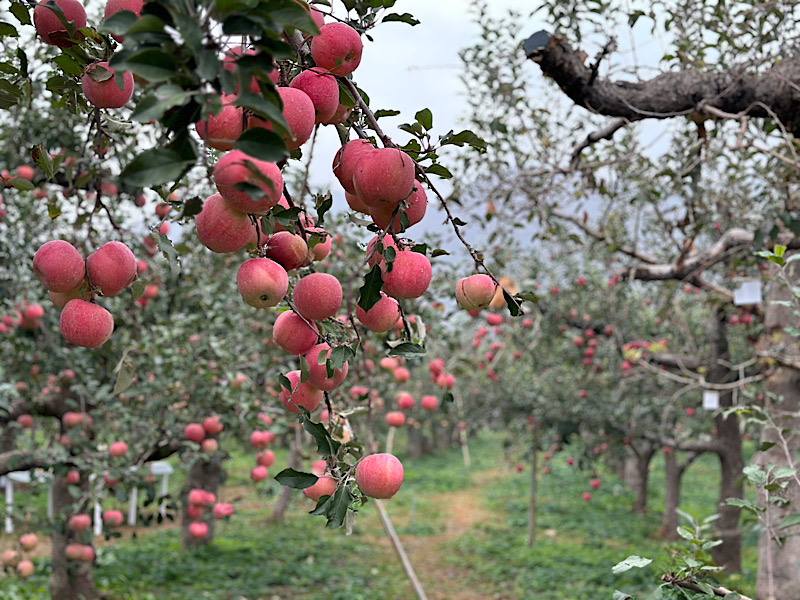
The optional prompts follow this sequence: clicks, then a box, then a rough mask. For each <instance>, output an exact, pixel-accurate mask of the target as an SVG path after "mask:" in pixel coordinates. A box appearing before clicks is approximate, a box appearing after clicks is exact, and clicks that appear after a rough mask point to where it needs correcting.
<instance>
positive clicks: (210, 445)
mask: <svg viewBox="0 0 800 600" xmlns="http://www.w3.org/2000/svg"><path fill="white" fill-rule="evenodd" d="M200 450H201V451H202V452H205V453H206V454H211V453H213V452H216V451H217V450H219V442H218V441H217V440H215V439H214V438H206V439H204V440H203V441H202V442H200Z"/></svg>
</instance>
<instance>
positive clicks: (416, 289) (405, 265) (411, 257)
mask: <svg viewBox="0 0 800 600" xmlns="http://www.w3.org/2000/svg"><path fill="white" fill-rule="evenodd" d="M381 270H382V271H383V291H384V292H386V294H387V295H388V296H391V297H392V298H419V297H420V296H422V295H423V294H424V293H425V292H426V291H427V290H428V287H429V286H430V283H431V279H432V277H433V272H432V270H431V263H430V261H429V260H428V257H427V256H425V255H424V254H420V253H419V252H413V251H412V250H410V249H407V250H401V251H400V252H398V253H397V255H396V256H395V259H394V261H393V262H392V270H391V271H388V272H387V267H386V263H385V261H384V262H382V263H381Z"/></svg>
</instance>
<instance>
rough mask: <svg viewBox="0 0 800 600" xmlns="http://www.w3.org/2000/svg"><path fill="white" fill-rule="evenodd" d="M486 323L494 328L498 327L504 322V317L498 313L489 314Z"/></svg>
mask: <svg viewBox="0 0 800 600" xmlns="http://www.w3.org/2000/svg"><path fill="white" fill-rule="evenodd" d="M486 322H487V323H488V324H489V325H491V326H493V327H497V326H498V325H500V324H501V323H502V322H503V315H498V314H497V313H489V314H488V315H486Z"/></svg>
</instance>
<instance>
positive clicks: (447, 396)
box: [442, 390, 455, 404]
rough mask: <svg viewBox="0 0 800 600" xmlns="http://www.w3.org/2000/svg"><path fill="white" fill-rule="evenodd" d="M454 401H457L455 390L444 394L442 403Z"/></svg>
mask: <svg viewBox="0 0 800 600" xmlns="http://www.w3.org/2000/svg"><path fill="white" fill-rule="evenodd" d="M453 401H455V398H454V397H453V392H451V391H449V390H448V391H446V392H445V393H444V394H442V404H445V403H447V402H453Z"/></svg>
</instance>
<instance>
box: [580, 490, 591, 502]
mask: <svg viewBox="0 0 800 600" xmlns="http://www.w3.org/2000/svg"><path fill="white" fill-rule="evenodd" d="M581 498H583V499H584V500H586V502H588V501H589V500H591V499H592V495H591V494H590V493H589V492H583V493H582V494H581Z"/></svg>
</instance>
